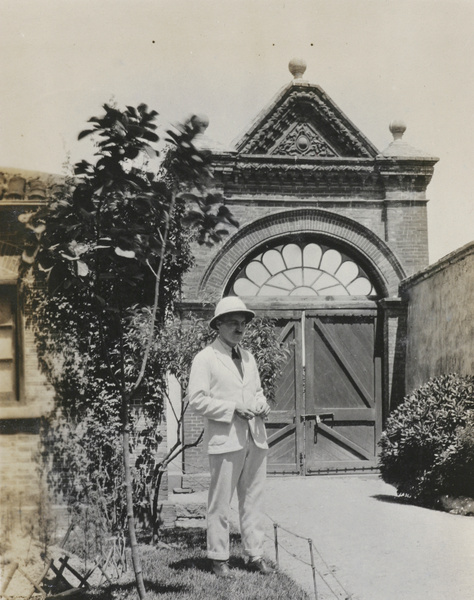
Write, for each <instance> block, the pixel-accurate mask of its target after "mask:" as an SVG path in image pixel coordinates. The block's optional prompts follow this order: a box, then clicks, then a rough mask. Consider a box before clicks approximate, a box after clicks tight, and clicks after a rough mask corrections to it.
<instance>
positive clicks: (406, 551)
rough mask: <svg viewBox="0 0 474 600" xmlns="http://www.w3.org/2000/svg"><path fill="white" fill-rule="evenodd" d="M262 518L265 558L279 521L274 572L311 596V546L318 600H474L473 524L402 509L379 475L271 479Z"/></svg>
mask: <svg viewBox="0 0 474 600" xmlns="http://www.w3.org/2000/svg"><path fill="white" fill-rule="evenodd" d="M205 499H206V492H198V493H195V494H190V496H188V497H187V498H183V497H181V498H180V500H181V501H184V502H186V503H187V502H197V503H201V504H202V503H204V502H205ZM233 507H234V510H233V511H232V515H233V519H234V521H235V523H237V510H236V503H235V502H234V503H233ZM266 513H267V519H266V534H267V540H266V544H265V554H266V555H267V556H268V557H269V558H271V559H272V560H274V559H275V548H274V528H273V522H277V523H278V524H279V526H280V527H279V529H278V541H279V543H280V544H281V545H282V546H283V548H280V550H279V564H280V568H281V569H282V570H284V571H286V572H287V573H288V574H289V575H290V576H291V577H293V579H295V580H296V581H297V582H298V583H299V584H300V585H301V586H302V587H303V588H304V589H306V590H307V591H308V592H309V593H310V594H311V595H312V596H313V597H314V594H313V590H314V587H313V578H312V569H311V566H310V562H311V559H310V552H309V544H308V538H310V539H312V540H313V543H314V547H313V551H314V552H313V554H314V562H315V566H316V570H317V573H316V588H317V598H318V600H336V599H337V600H345V599H346V598H349V599H350V600H425V599H426V600H473V599H474V518H473V517H463V516H458V515H451V514H448V513H444V512H438V511H433V510H428V509H425V508H420V507H417V506H412V505H410V504H406V503H403V502H402V501H400V500H399V499H398V498H397V495H396V492H395V489H394V488H393V487H392V486H389V485H387V484H385V483H384V482H383V481H382V480H381V479H380V478H379V477H378V476H377V475H347V476H341V475H338V476H322V477H306V478H303V477H274V478H269V479H268V482H267V493H266ZM283 528H284V529H288V530H290V531H291V532H293V533H296V534H298V535H299V536H301V537H294V536H293V535H290V534H288V533H286V531H284V529H283ZM302 538H303V539H302ZM292 555H296V556H297V557H298V558H294V557H293V556H292ZM302 561H304V562H305V563H308V564H304V563H303V562H302Z"/></svg>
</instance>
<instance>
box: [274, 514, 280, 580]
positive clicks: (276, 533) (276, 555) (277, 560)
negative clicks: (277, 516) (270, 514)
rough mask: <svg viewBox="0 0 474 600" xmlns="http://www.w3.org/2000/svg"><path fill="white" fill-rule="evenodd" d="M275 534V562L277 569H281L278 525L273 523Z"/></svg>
mask: <svg viewBox="0 0 474 600" xmlns="http://www.w3.org/2000/svg"><path fill="white" fill-rule="evenodd" d="M273 533H274V537H275V562H276V566H277V568H278V569H279V568H280V563H279V559H278V523H273Z"/></svg>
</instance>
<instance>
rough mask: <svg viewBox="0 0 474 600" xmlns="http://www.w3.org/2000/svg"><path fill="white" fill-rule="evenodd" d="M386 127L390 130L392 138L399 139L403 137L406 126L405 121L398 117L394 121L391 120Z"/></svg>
mask: <svg viewBox="0 0 474 600" xmlns="http://www.w3.org/2000/svg"><path fill="white" fill-rule="evenodd" d="M388 128H389V129H390V132H391V133H392V135H393V139H394V140H401V139H402V137H403V134H404V133H405V131H406V128H407V126H406V125H405V123H404V122H403V121H401V120H399V119H395V120H394V121H392V122H391V123H390V125H389V126H388Z"/></svg>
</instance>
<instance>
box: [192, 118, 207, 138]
mask: <svg viewBox="0 0 474 600" xmlns="http://www.w3.org/2000/svg"><path fill="white" fill-rule="evenodd" d="M191 123H192V126H193V127H194V129H195V130H196V131H197V132H198V133H204V132H205V131H206V129H207V127H208V125H209V117H208V116H207V115H204V114H200V115H193V116H192V117H191Z"/></svg>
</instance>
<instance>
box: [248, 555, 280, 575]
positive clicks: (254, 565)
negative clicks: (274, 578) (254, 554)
mask: <svg viewBox="0 0 474 600" xmlns="http://www.w3.org/2000/svg"><path fill="white" fill-rule="evenodd" d="M249 567H250V569H252V571H258V572H259V573H262V575H271V574H272V573H274V570H273V569H272V568H271V567H270V566H269V565H267V563H266V562H265V561H264V560H263V558H261V557H259V558H254V559H251V560H250V561H249Z"/></svg>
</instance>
